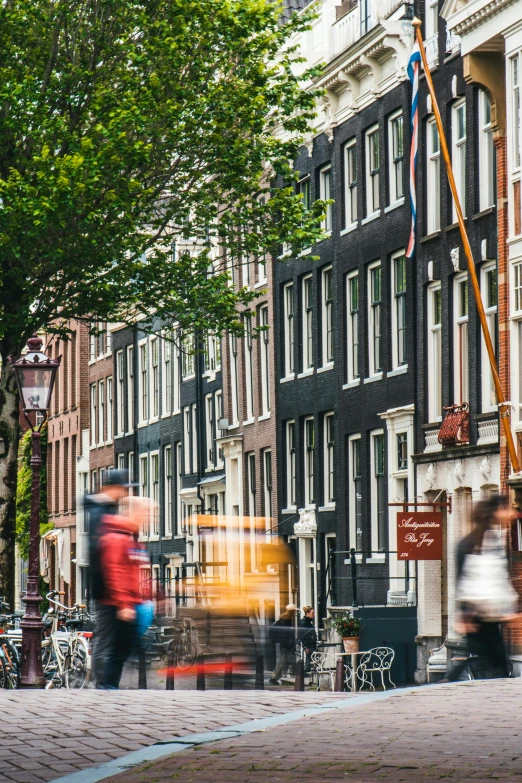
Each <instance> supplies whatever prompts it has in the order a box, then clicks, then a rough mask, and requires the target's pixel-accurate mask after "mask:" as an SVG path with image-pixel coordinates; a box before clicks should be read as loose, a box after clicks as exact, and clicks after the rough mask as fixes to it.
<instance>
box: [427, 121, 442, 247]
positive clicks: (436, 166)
mask: <svg viewBox="0 0 522 783" xmlns="http://www.w3.org/2000/svg"><path fill="white" fill-rule="evenodd" d="M426 150H427V166H426V172H427V177H426V218H427V230H426V233H427V234H428V235H429V234H435V233H436V232H437V231H440V161H441V157H440V138H439V131H438V128H437V123H436V122H435V118H431V119H429V120H428V122H427V123H426Z"/></svg>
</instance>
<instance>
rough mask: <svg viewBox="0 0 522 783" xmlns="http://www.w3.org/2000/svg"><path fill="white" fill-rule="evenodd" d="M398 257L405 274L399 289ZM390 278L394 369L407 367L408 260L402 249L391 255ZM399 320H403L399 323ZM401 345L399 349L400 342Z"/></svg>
mask: <svg viewBox="0 0 522 783" xmlns="http://www.w3.org/2000/svg"><path fill="white" fill-rule="evenodd" d="M399 259H403V263H404V274H405V278H406V280H405V288H404V290H401V291H399V290H398V286H397V282H398V275H397V269H398V267H397V262H398V260H399ZM390 272H391V280H392V302H391V311H392V367H393V369H394V370H398V369H403V370H406V369H407V368H408V331H407V330H408V326H407V324H408V308H407V304H406V302H407V299H406V297H407V291H408V262H407V259H406V256H405V255H404V250H401V251H400V252H399V253H394V254H393V255H392V257H391V269H390ZM401 321H402V322H403V323H402V325H401ZM402 341H403V346H402V350H401V342H402Z"/></svg>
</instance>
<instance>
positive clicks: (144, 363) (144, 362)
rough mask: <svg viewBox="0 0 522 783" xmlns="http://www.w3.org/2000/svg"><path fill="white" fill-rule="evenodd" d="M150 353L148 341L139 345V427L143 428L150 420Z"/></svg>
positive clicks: (142, 341) (141, 341)
mask: <svg viewBox="0 0 522 783" xmlns="http://www.w3.org/2000/svg"><path fill="white" fill-rule="evenodd" d="M148 362H149V352H148V346H147V340H146V339H144V340H140V341H139V343H138V376H139V395H140V398H139V410H138V422H139V425H138V426H143V425H144V424H147V423H148V420H149V367H148Z"/></svg>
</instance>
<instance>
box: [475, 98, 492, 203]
mask: <svg viewBox="0 0 522 783" xmlns="http://www.w3.org/2000/svg"><path fill="white" fill-rule="evenodd" d="M478 120H479V128H478V131H479V134H478V135H479V144H478V168H479V210H480V211H481V212H482V210H484V209H488V207H492V206H493V205H494V204H495V145H494V143H493V127H492V125H491V101H490V100H489V98H488V96H487V95H486V93H485V92H484V90H478Z"/></svg>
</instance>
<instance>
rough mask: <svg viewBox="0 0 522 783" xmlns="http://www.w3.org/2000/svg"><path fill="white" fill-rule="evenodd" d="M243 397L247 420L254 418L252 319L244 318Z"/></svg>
mask: <svg viewBox="0 0 522 783" xmlns="http://www.w3.org/2000/svg"><path fill="white" fill-rule="evenodd" d="M243 345H244V346H245V398H246V417H247V421H250V420H251V419H253V418H254V361H253V355H252V354H253V352H252V319H251V318H246V319H245V337H244V340H243Z"/></svg>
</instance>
